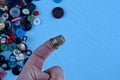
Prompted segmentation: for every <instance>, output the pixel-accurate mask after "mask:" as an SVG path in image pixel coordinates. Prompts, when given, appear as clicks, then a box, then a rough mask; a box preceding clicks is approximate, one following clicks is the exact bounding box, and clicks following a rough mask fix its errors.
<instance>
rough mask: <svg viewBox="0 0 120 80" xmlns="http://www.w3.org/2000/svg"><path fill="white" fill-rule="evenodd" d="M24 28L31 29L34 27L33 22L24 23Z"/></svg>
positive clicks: (25, 29)
mask: <svg viewBox="0 0 120 80" xmlns="http://www.w3.org/2000/svg"><path fill="white" fill-rule="evenodd" d="M22 28H23V30H24V31H29V30H31V29H32V24H31V23H30V22H26V23H25V24H23V25H22Z"/></svg>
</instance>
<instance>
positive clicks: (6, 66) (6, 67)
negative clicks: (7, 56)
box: [1, 60, 10, 70]
mask: <svg viewBox="0 0 120 80" xmlns="http://www.w3.org/2000/svg"><path fill="white" fill-rule="evenodd" d="M1 67H2V68H3V69H4V70H10V67H9V65H8V60H6V61H4V62H3V63H2V66H1Z"/></svg>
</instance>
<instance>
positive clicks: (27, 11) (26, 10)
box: [22, 8, 30, 15]
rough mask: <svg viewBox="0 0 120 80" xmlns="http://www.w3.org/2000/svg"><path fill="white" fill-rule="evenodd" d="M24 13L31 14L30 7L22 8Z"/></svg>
mask: <svg viewBox="0 0 120 80" xmlns="http://www.w3.org/2000/svg"><path fill="white" fill-rule="evenodd" d="M22 13H23V14H24V15H29V14H30V11H29V9H27V8H24V9H22Z"/></svg>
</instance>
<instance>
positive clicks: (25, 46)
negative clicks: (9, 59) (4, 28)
mask: <svg viewBox="0 0 120 80" xmlns="http://www.w3.org/2000/svg"><path fill="white" fill-rule="evenodd" d="M17 47H18V49H20V50H21V51H26V50H27V45H26V44H24V43H19V44H18V45H17Z"/></svg>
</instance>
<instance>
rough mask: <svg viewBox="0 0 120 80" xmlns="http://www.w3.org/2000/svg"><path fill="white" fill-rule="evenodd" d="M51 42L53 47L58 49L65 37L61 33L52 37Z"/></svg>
mask: <svg viewBox="0 0 120 80" xmlns="http://www.w3.org/2000/svg"><path fill="white" fill-rule="evenodd" d="M50 42H51V44H52V47H53V48H54V49H58V47H59V46H61V45H62V44H64V42H65V38H64V37H63V36H62V35H59V36H56V37H54V38H51V39H50Z"/></svg>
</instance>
